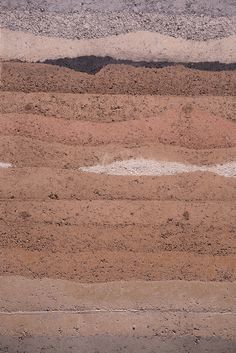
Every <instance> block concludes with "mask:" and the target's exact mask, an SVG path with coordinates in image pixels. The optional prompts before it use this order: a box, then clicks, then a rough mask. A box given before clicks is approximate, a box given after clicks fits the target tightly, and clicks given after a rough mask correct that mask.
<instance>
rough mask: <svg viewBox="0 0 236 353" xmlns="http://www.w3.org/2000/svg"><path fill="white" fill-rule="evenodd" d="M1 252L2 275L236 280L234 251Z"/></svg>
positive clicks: (96, 279)
mask: <svg viewBox="0 0 236 353" xmlns="http://www.w3.org/2000/svg"><path fill="white" fill-rule="evenodd" d="M0 255H1V256H0V268H1V273H0V275H20V276H26V277H29V278H42V277H50V278H57V279H73V280H76V281H80V282H87V283H88V282H110V281H121V280H125V281H129V280H135V279H137V280H149V281H150V280H152V281H154V280H177V279H178V280H179V279H182V280H183V279H184V280H187V281H189V280H190V281H191V280H200V281H235V280H236V270H235V269H236V258H235V256H232V255H231V256H212V255H197V254H193V253H189V252H188V253H187V252H172V251H163V252H158V253H147V252H135V253H133V252H128V251H124V250H119V251H118V250H117V251H109V250H103V251H90V252H75V253H59V252H55V253H52V252H51V251H47V250H43V251H36V250H35V251H30V250H23V249H15V248H12V249H7V248H4V249H2V250H1V251H0Z"/></svg>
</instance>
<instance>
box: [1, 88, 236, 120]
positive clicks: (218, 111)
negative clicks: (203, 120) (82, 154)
mask: <svg viewBox="0 0 236 353" xmlns="http://www.w3.org/2000/svg"><path fill="white" fill-rule="evenodd" d="M0 100H1V106H0V109H1V112H2V113H17V114H19V113H23V114H24V117H25V114H40V115H44V116H49V117H53V116H54V117H57V118H64V119H73V120H85V121H94V122H115V121H130V120H133V119H135V120H137V119H143V118H147V117H148V118H153V117H156V116H159V115H160V114H162V113H164V112H167V111H168V110H170V111H172V110H176V111H179V110H180V109H181V108H182V109H183V108H185V109H186V108H189V107H192V108H193V109H194V110H195V109H196V110H198V111H203V112H204V114H206V112H208V113H209V114H211V115H216V116H220V117H222V118H226V119H230V120H235V119H236V97H227V96H226V97H219V96H218V97H217V96H209V97H208V96H199V97H183V96H179V97H178V96H171V97H170V96H169V97H168V96H151V95H147V96H144V95H139V96H130V95H129V96H128V95H110V94H106V95H99V94H97V95H95V94H73V93H55V92H37V93H27V94H25V93H22V92H14V94H12V92H0ZM24 117H23V118H24Z"/></svg>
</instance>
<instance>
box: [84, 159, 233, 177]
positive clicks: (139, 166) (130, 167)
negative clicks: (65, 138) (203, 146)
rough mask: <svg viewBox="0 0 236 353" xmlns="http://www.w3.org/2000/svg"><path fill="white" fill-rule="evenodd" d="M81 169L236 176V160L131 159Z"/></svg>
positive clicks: (152, 173) (111, 171)
mask: <svg viewBox="0 0 236 353" xmlns="http://www.w3.org/2000/svg"><path fill="white" fill-rule="evenodd" d="M80 170H82V171H83V172H89V173H98V174H100V173H103V174H110V175H173V174H178V173H192V172H212V173H215V174H218V175H222V176H225V177H235V176H236V161H235V162H230V163H225V164H217V165H213V166H198V165H192V164H182V163H176V162H165V161H160V162H158V161H154V160H148V159H129V160H125V161H118V162H113V163H111V164H107V165H101V164H98V165H95V166H91V167H81V168H80Z"/></svg>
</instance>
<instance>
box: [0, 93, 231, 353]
mask: <svg viewBox="0 0 236 353" xmlns="http://www.w3.org/2000/svg"><path fill="white" fill-rule="evenodd" d="M1 99H2V105H1V110H2V115H1V121H0V131H1V136H0V144H1V149H0V159H1V162H2V163H9V165H11V166H12V167H9V168H1V170H0V198H1V203H0V214H1V218H0V225H1V226H0V228H1V251H0V253H1V256H0V269H1V270H0V271H1V277H0V282H1V296H0V299H1V301H0V304H1V313H0V316H1V324H0V331H1V336H0V350H1V351H2V352H14V353H15V352H17V351H18V352H30V353H31V352H32V350H33V351H34V352H42V351H46V352H48V353H49V352H50V353H51V352H63V353H64V352H73V353H74V352H78V347H80V349H79V352H82V353H85V352H88V351H89V352H94V353H95V352H103V353H106V352H107V353H110V352H118V351H119V350H121V351H123V352H150V353H151V352H168V353H169V352H173V353H174V352H176V351H180V352H209V351H210V350H213V351H214V352H219V353H221V352H226V353H228V352H232V353H233V352H234V351H235V332H234V330H233V327H235V324H236V322H235V320H236V318H235V314H234V311H235V294H234V293H235V288H234V287H235V281H236V271H235V269H236V257H235V252H236V242H235V219H236V202H235V197H236V181H235V177H233V175H232V177H227V176H224V175H223V174H222V175H217V174H214V173H213V172H204V171H197V172H192V173H188V172H186V173H183V174H181V173H180V174H175V175H165V171H164V172H163V171H162V174H163V173H164V175H162V176H155V175H149V176H145V175H132V173H131V174H129V173H130V171H129V169H127V170H126V171H125V170H123V172H122V174H123V175H109V165H110V163H112V162H115V161H117V162H122V161H125V160H126V161H128V160H130V159H132V160H133V159H136V160H137V161H138V160H139V159H143V160H147V161H148V160H152V161H153V162H154V161H157V162H158V161H159V162H161V163H162V164H163V163H167V162H169V163H170V164H169V165H171V166H172V165H173V168H174V163H176V162H178V163H182V164H183V165H187V166H190V165H195V166H199V168H202V167H203V166H204V167H211V166H215V165H218V166H221V168H224V167H223V165H227V163H228V164H230V163H232V162H233V161H234V160H235V154H236V147H235V140H236V134H235V121H234V120H235V99H234V97H230V96H229V97H222V96H220V97H218V96H211V97H210V96H198V97H188V98H186V97H183V96H181V97H177V96H175V97H173V99H171V98H170V97H169V96H151V95H146V96H130V97H128V96H125V95H99V94H98V93H96V94H95V95H94V94H91V95H90V94H86V95H83V94H82V95H81V94H72V93H69V94H66V93H56V92H53V93H52V92H48V93H47V92H44V93H22V92H16V93H14V95H13V94H12V92H10V91H3V92H1ZM171 163H172V164H171ZM99 165H100V166H101V167H103V166H107V167H106V170H107V173H106V174H99V173H98V174H97V173H96V174H95V173H92V172H91V173H90V172H83V168H84V167H87V168H88V170H89V167H92V166H97V168H98V170H99ZM147 165H148V164H147ZM124 166H125V164H124ZM222 170H223V169H222ZM21 312H24V314H22V313H21ZM36 312H37V314H36ZM111 322H112V325H111ZM140 347H141V348H140ZM42 349H43V350H42Z"/></svg>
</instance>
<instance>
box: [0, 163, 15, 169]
mask: <svg viewBox="0 0 236 353" xmlns="http://www.w3.org/2000/svg"><path fill="white" fill-rule="evenodd" d="M11 167H12V164H10V163H4V162H0V168H11Z"/></svg>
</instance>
